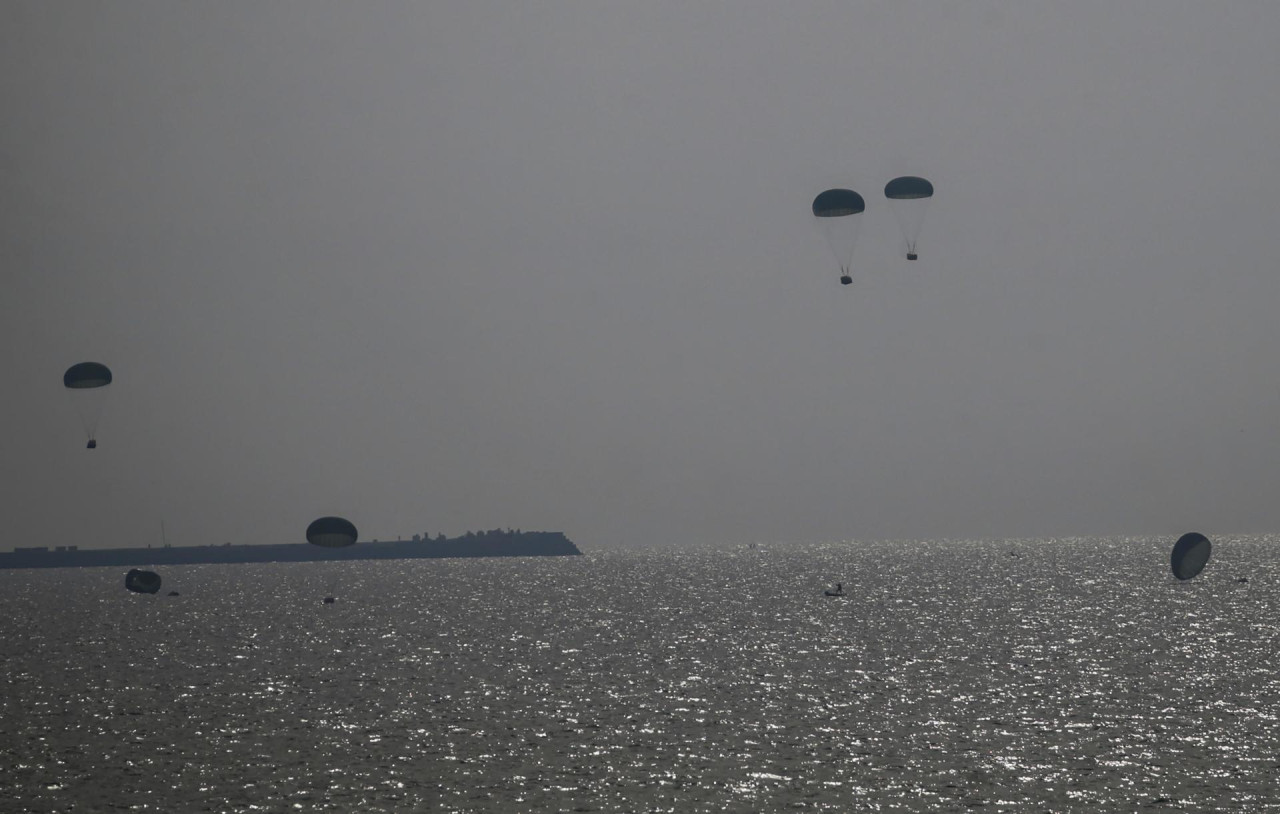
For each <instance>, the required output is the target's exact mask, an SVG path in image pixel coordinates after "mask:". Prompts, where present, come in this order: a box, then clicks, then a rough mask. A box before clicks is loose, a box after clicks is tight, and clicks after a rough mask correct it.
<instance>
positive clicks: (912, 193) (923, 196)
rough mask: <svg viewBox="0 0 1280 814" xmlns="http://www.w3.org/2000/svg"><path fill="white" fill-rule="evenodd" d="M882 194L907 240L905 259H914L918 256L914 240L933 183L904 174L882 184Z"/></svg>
mask: <svg viewBox="0 0 1280 814" xmlns="http://www.w3.org/2000/svg"><path fill="white" fill-rule="evenodd" d="M884 196H885V197H886V198H888V199H889V203H890V206H892V207H893V214H894V215H896V216H897V218H898V225H899V226H901V227H902V236H903V237H904V238H905V239H906V241H907V259H908V260H915V259H916V257H917V256H918V255H917V254H916V241H917V240H918V239H919V237H920V229H921V228H922V227H923V226H924V211H925V209H926V208H927V207H928V205H929V199H930V198H932V197H933V184H931V183H929V182H928V181H927V180H925V179H924V178H919V177H917V176H914V175H904V176H902V177H900V178H895V179H893V180H892V181H890V182H889V183H887V184H885V185H884Z"/></svg>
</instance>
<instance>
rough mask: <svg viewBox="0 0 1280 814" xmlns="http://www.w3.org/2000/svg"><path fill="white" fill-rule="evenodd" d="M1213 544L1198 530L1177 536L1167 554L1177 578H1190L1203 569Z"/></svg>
mask: <svg viewBox="0 0 1280 814" xmlns="http://www.w3.org/2000/svg"><path fill="white" fill-rule="evenodd" d="M1212 550H1213V545H1212V544H1211V543H1210V542H1209V538H1208V537H1205V536H1204V535H1203V534H1200V533H1198V532H1194V531H1193V532H1190V533H1188V534H1184V535H1182V536H1181V537H1179V538H1178V542H1176V543H1174V544H1173V551H1172V552H1171V553H1170V555H1169V566H1170V567H1171V568H1172V569H1173V575H1174V576H1175V577H1177V578H1178V579H1191V578H1192V577H1194V576H1195V575H1196V574H1198V573H1200V572H1201V571H1203V570H1204V566H1205V563H1207V562H1209V554H1210V552H1211V551H1212Z"/></svg>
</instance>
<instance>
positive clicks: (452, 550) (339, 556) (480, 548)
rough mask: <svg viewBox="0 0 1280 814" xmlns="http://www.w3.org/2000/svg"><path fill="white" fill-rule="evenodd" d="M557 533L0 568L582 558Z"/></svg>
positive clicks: (99, 554)
mask: <svg viewBox="0 0 1280 814" xmlns="http://www.w3.org/2000/svg"><path fill="white" fill-rule="evenodd" d="M581 553H582V552H581V551H579V550H578V547H577V546H576V545H574V544H573V543H572V542H570V540H569V538H568V537H565V536H564V534H563V533H561V532H558V531H485V532H480V533H479V534H475V533H472V532H468V533H467V534H466V535H465V536H462V537H453V538H449V539H445V538H443V537H438V538H435V539H430V538H428V539H417V540H403V541H401V540H397V541H395V542H371V543H356V544H355V545H353V546H348V547H346V548H320V547H319V546H313V545H310V544H308V543H286V544H283V545H231V544H230V543H226V544H224V545H203V546H165V547H163V548H100V549H81V548H77V547H76V546H56V547H54V548H47V547H44V546H41V547H33V548H15V549H14V550H13V552H12V553H9V552H0V568H76V567H94V566H102V565H195V564H200V563H243V562H328V561H330V560H413V559H437V558H441V557H565V556H574V555H578V554H581Z"/></svg>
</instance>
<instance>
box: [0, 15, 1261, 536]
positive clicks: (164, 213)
mask: <svg viewBox="0 0 1280 814" xmlns="http://www.w3.org/2000/svg"><path fill="white" fill-rule="evenodd" d="M1277 33H1280V4H1277V3H1275V2H1272V1H1271V0H1260V1H1259V2H1245V0H1233V2H1231V3H1229V4H1226V3H1214V4H1211V3H1200V2H1175V1H1174V0H1143V1H1142V2H1137V1H1136V0H1135V1H1134V2H1114V0H1106V1H1105V2H1071V3H1061V2H1030V1H1029V0H1017V1H1016V2H1012V1H1011V2H980V1H979V0H971V1H969V2H965V3H942V2H906V1H904V0H886V1H885V2H836V3H829V4H817V3H796V4H793V3H774V2H761V3H746V2H733V3H697V4H690V3H687V2H653V1H652V0H645V2H636V3H625V4H624V3H594V2H581V3H567V2H564V3H551V2H547V3H525V2H513V3H482V2H474V1H473V0H467V2H457V3H418V2H403V3H386V2H383V3H359V4H356V3H336V2H332V3H320V2H311V1H310V0H308V1H307V2H274V3H258V2H220V3H211V2H200V3H191V2H174V1H173V0H160V1H158V2H119V3H98V2H92V3H89V2H75V3H72V2H47V0H35V1H34V2H15V0H7V2H5V3H4V4H3V5H0V172H2V173H3V175H2V176H0V275H2V276H0V283H2V285H0V330H2V331H3V343H2V345H0V353H2V354H3V356H2V357H0V360H2V362H0V370H3V375H4V380H5V387H4V394H5V395H4V398H3V399H2V400H0V426H2V427H3V428H4V431H3V432H2V433H0V460H2V461H3V466H4V472H5V485H4V489H3V491H2V494H3V499H2V502H0V505H2V506H3V509H4V513H5V519H6V527H7V528H9V529H10V532H11V536H10V543H12V544H16V545H23V544H28V543H48V544H56V543H64V542H79V543H80V544H81V545H82V546H85V545H124V544H129V543H134V542H143V543H147V542H158V538H159V531H158V529H159V521H160V519H161V518H164V520H165V523H166V526H167V528H168V531H169V540H170V542H173V543H181V544H196V543H210V542H212V543H220V542H224V541H228V540H230V541H235V542H281V541H288V540H295V539H296V540H301V538H302V531H303V529H305V527H306V524H307V523H308V522H309V521H310V520H311V519H312V518H314V517H315V516H317V515H319V514H330V513H334V514H341V515H345V516H347V517H349V518H351V519H352V520H353V521H354V522H355V523H356V525H357V526H358V527H359V528H360V530H361V533H362V536H363V537H364V538H366V539H367V538H371V537H381V538H383V539H386V538H389V537H390V538H394V537H395V536H396V535H404V536H406V537H407V536H409V535H411V534H413V533H415V532H423V531H428V532H431V533H433V534H434V533H436V532H439V531H444V532H446V533H449V534H455V533H460V532H462V531H464V530H466V529H469V528H470V529H478V528H492V527H498V526H501V527H506V526H512V527H522V528H525V529H552V530H563V531H565V532H566V533H568V534H569V536H570V537H571V538H572V539H574V540H576V541H578V542H580V543H581V544H583V545H586V546H589V547H593V546H599V545H611V544H638V543H646V542H662V543H688V544H694V543H698V542H704V541H742V542H746V541H752V540H792V539H806V540H819V539H848V538H870V537H877V538H880V537H893V538H896V537H920V536H931V537H936V536H949V537H959V536H991V535H999V536H1004V535H1057V534H1072V533H1079V534H1089V533H1127V532H1133V533H1166V532H1167V533H1171V534H1172V533H1176V532H1180V531H1184V530H1187V529H1191V528H1196V529H1202V530H1204V531H1207V532H1212V531H1263V530H1272V531H1274V530H1276V529H1277V528H1280V499H1277V489H1276V487H1277V484H1278V483H1280V477H1278V476H1280V430H1278V428H1277V415H1280V387H1278V386H1277V381H1278V379H1280V354H1277V349H1280V321H1278V320H1277V318H1276V315H1275V314H1276V310H1277V308H1278V307H1280V275H1278V274H1277V260H1280V228H1278V227H1280V221H1278V219H1277V216H1276V215H1277V195H1276V190H1277V189H1280V161H1277V146H1276V145H1277V142H1276V138H1277V134H1278V133H1280V49H1277V48H1276V46H1275V38H1276V36H1277ZM900 174H918V175H925V176H927V177H929V178H930V179H932V180H933V181H934V183H935V186H936V187H937V196H936V197H935V199H934V201H933V203H932V205H931V208H930V210H929V214H928V219H927V221H926V223H925V227H924V232H923V234H922V237H921V241H920V254H921V259H920V260H919V261H918V262H916V263H908V262H907V261H906V260H905V259H904V258H903V257H902V256H901V234H900V232H899V230H898V226H897V223H896V221H895V220H894V217H893V214H892V211H891V210H890V209H889V207H888V206H887V205H886V202H885V200H884V198H883V196H882V194H881V190H882V189H883V186H884V183H885V182H886V181H888V180H889V179H890V178H891V177H893V176H895V175H900ZM829 186H849V187H852V188H853V189H856V190H859V191H860V192H862V193H863V194H864V196H865V197H866V198H867V202H868V209H867V212H866V214H865V216H864V222H863V230H862V236H861V239H860V241H859V244H858V248H857V251H856V252H855V255H854V266H853V269H854V276H855V279H856V283H855V285H853V286H850V287H842V286H840V285H839V283H838V282H837V276H838V273H839V272H838V268H837V267H836V264H835V261H834V259H833V258H832V256H831V254H830V253H829V251H828V249H827V246H826V244H825V243H824V241H823V240H822V238H821V236H820V234H819V232H818V230H817V229H816V228H815V226H814V224H813V223H812V220H813V219H812V217H811V215H810V213H809V204H810V201H811V200H812V198H813V196H814V195H815V194H817V193H818V192H819V191H821V190H822V189H824V188H826V187H829ZM86 359H87V360H95V361H101V362H105V363H106V364H108V365H110V366H111V368H112V369H113V370H114V372H115V375H116V381H115V384H114V385H113V386H112V393H111V397H110V400H109V402H108V404H107V408H106V412H105V414H104V416H103V419H102V422H101V426H100V429H99V432H98V437H99V448H98V449H97V450H96V451H93V452H89V451H87V450H85V449H84V436H83V433H82V431H81V428H80V424H79V419H78V418H77V416H76V414H75V410H74V407H73V405H72V402H71V400H70V399H69V398H68V394H67V393H66V392H64V390H63V388H62V383H61V374H62V371H63V370H64V369H65V368H66V367H67V366H69V365H70V364H72V363H74V362H78V361H82V360H86ZM3 547H4V548H8V547H9V546H8V545H5V546H3Z"/></svg>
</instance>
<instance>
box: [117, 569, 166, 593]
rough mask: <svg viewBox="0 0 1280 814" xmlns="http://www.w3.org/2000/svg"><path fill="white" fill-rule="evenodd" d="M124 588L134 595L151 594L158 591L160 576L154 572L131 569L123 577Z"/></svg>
mask: <svg viewBox="0 0 1280 814" xmlns="http://www.w3.org/2000/svg"><path fill="white" fill-rule="evenodd" d="M124 587H126V588H128V589H129V590H131V591H133V592H134V593H135V594H153V593H155V592H156V591H158V590H160V575H159V574H157V573H156V572H155V571H143V570H142V569H140V568H131V569H129V573H127V574H125V575H124Z"/></svg>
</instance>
